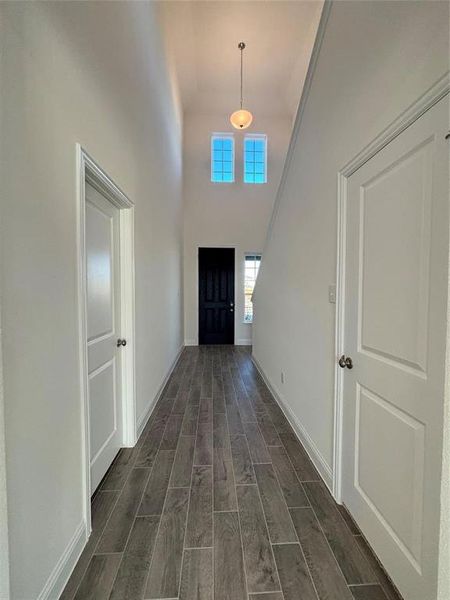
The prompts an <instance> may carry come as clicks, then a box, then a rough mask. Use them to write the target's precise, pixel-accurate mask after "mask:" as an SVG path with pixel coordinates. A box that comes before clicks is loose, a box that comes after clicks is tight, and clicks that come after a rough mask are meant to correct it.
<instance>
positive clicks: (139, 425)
mask: <svg viewBox="0 0 450 600" xmlns="http://www.w3.org/2000/svg"><path fill="white" fill-rule="evenodd" d="M183 349H184V346H181V347H180V349H179V350H178V352H177V355H176V356H175V360H174V361H173V362H172V364H171V366H170V369H169V370H168V372H167V374H166V376H165V377H164V379H163V382H162V383H161V385H160V386H159V388H158V391H157V393H156V395H155V397H154V398H153V400H152V401H151V402H150V403H149V405H148V406H147V408H146V409H145V410H144V412H143V413H142V415H141V416H140V417H139V419H138V421H137V427H136V429H137V432H136V435H137V439H139V437H140V435H141V433H142V432H143V431H144V427H145V426H146V425H147V421H148V420H149V418H150V416H151V414H152V412H153V409H154V408H155V406H156V404H157V402H158V400H159V399H160V398H161V394H162V392H163V390H164V388H165V386H166V383H167V382H168V380H169V377H170V376H171V375H172V373H173V370H174V369H175V366H176V364H177V362H178V359H179V358H180V355H181V353H182V352H183Z"/></svg>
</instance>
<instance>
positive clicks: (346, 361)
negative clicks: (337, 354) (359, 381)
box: [339, 354, 353, 369]
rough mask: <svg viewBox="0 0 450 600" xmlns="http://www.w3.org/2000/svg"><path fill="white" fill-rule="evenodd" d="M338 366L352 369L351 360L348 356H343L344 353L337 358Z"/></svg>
mask: <svg viewBox="0 0 450 600" xmlns="http://www.w3.org/2000/svg"><path fill="white" fill-rule="evenodd" d="M339 366H340V367H341V369H345V367H347V369H353V361H352V359H351V358H350V356H345V354H343V355H342V356H341V358H340V359H339Z"/></svg>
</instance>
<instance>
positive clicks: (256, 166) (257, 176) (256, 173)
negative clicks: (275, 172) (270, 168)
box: [244, 137, 267, 183]
mask: <svg viewBox="0 0 450 600" xmlns="http://www.w3.org/2000/svg"><path fill="white" fill-rule="evenodd" d="M266 181H267V176H266V139H265V137H246V138H245V140H244V183H266Z"/></svg>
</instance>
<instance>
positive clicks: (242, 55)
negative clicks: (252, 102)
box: [238, 42, 245, 110]
mask: <svg viewBox="0 0 450 600" xmlns="http://www.w3.org/2000/svg"><path fill="white" fill-rule="evenodd" d="M238 48H239V50H240V51H241V110H242V105H243V103H244V95H243V92H242V90H243V88H244V84H243V82H244V75H243V72H244V48H245V44H244V42H239V44H238Z"/></svg>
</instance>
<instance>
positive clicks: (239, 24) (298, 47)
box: [160, 0, 323, 118]
mask: <svg viewBox="0 0 450 600" xmlns="http://www.w3.org/2000/svg"><path fill="white" fill-rule="evenodd" d="M322 5H323V2H322V1H321V0H316V1H310V2H303V1H300V0H299V1H276V0H273V1H259V0H254V1H245V2H241V1H226V2H224V1H217V2H216V1H213V0H210V1H168V2H161V6H160V8H161V15H162V19H163V24H164V30H165V36H166V42H167V47H168V53H169V57H170V59H171V60H172V61H173V64H174V67H175V70H176V72H177V79H178V82H179V87H180V93H181V101H182V104H183V109H184V111H185V113H187V114H212V113H217V112H225V113H230V112H232V111H233V110H235V109H237V108H238V104H239V81H240V74H239V68H240V57H239V50H238V48H237V45H238V43H239V42H240V41H244V42H245V43H246V45H247V47H246V49H245V53H244V105H245V107H247V108H249V109H250V110H252V111H255V112H257V113H258V114H264V115H268V116H284V117H286V116H288V117H290V118H293V117H294V115H295V112H296V110H297V106H298V102H299V99H300V95H301V91H302V88H303V83H304V79H305V76H306V71H307V68H308V63H309V59H310V56H311V50H312V47H313V44H314V38H315V35H316V31H317V25H318V22H319V18H320V13H321V9H322Z"/></svg>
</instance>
